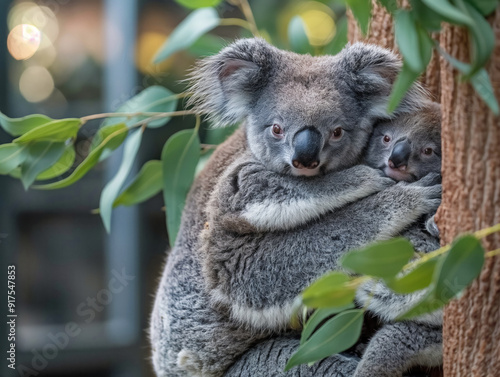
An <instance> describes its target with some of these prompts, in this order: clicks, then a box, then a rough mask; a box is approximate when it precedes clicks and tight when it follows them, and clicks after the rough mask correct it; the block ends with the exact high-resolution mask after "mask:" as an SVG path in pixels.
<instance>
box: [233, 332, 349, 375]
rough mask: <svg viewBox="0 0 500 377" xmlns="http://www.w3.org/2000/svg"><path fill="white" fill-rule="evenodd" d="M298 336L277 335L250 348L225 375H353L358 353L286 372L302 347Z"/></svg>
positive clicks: (301, 366)
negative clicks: (286, 366)
mask: <svg viewBox="0 0 500 377" xmlns="http://www.w3.org/2000/svg"><path fill="white" fill-rule="evenodd" d="M299 343H300V341H299V339H295V338H292V337H286V336H283V337H278V338H272V339H268V340H265V341H263V342H261V343H259V344H257V345H255V346H254V347H253V348H251V349H250V350H249V351H247V352H246V353H245V354H244V355H243V356H242V357H241V358H240V359H239V360H237V361H236V362H235V363H234V364H233V366H232V367H231V368H230V369H229V370H228V371H227V373H226V374H225V377H255V376H273V377H299V376H300V377H313V376H352V375H353V373H354V371H355V370H356V366H357V365H358V362H359V358H357V357H356V356H350V355H344V354H337V355H332V356H330V357H328V358H326V359H324V360H322V361H319V362H317V363H315V364H314V365H312V366H310V367H309V366H307V365H299V366H297V367H295V368H292V369H291V370H289V371H288V372H284V369H285V365H286V363H287V362H288V360H289V359H290V357H291V356H292V355H293V354H294V353H295V352H296V351H297V349H298V347H299Z"/></svg>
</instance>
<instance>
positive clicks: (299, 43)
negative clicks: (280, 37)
mask: <svg viewBox="0 0 500 377" xmlns="http://www.w3.org/2000/svg"><path fill="white" fill-rule="evenodd" d="M288 43H289V44H290V48H291V49H292V51H295V52H297V53H299V54H307V53H310V52H311V51H312V49H311V45H310V43H309V38H308V37H307V33H306V26H305V24H304V21H303V20H302V18H301V17H300V16H295V17H293V18H292V19H291V20H290V23H289V24H288Z"/></svg>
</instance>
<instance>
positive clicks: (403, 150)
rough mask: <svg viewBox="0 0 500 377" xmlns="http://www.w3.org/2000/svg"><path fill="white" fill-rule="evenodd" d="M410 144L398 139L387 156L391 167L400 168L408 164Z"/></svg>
mask: <svg viewBox="0 0 500 377" xmlns="http://www.w3.org/2000/svg"><path fill="white" fill-rule="evenodd" d="M410 153H411V146H410V143H408V141H407V140H402V141H398V142H397V143H396V144H395V145H394V148H393V149H392V153H391V156H390V157H389V166H390V167H391V168H393V169H400V168H403V167H406V166H407V165H408V160H409V158H410Z"/></svg>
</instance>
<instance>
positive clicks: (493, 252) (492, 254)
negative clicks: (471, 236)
mask: <svg viewBox="0 0 500 377" xmlns="http://www.w3.org/2000/svg"><path fill="white" fill-rule="evenodd" d="M497 255H500V249H495V250H491V251H488V252H487V253H486V254H484V257H485V258H491V257H495V256H497Z"/></svg>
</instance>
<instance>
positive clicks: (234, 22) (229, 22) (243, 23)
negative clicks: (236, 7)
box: [219, 18, 253, 33]
mask: <svg viewBox="0 0 500 377" xmlns="http://www.w3.org/2000/svg"><path fill="white" fill-rule="evenodd" d="M219 26H240V27H242V28H245V29H247V30H250V31H251V32H252V33H253V28H252V25H251V24H250V22H248V21H247V20H243V19H241V18H223V19H221V20H220V21H219Z"/></svg>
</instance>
